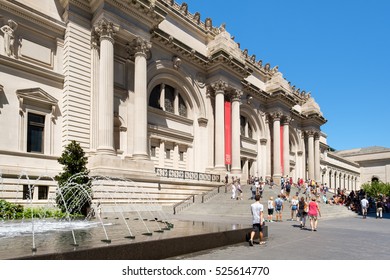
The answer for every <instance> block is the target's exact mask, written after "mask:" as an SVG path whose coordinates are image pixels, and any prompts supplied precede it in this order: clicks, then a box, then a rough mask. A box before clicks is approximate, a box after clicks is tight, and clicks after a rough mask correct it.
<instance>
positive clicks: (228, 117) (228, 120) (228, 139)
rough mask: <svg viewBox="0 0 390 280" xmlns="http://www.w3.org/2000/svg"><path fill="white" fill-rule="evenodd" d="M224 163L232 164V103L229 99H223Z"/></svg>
mask: <svg viewBox="0 0 390 280" xmlns="http://www.w3.org/2000/svg"><path fill="white" fill-rule="evenodd" d="M236 133H239V131H236ZM217 145H218V143H217ZM225 164H232V104H231V103H230V102H229V101H225Z"/></svg>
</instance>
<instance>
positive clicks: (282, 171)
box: [280, 125, 285, 177]
mask: <svg viewBox="0 0 390 280" xmlns="http://www.w3.org/2000/svg"><path fill="white" fill-rule="evenodd" d="M283 128H284V127H283V126H282V125H281V126H280V172H281V173H282V176H283V177H284V176H285V174H284V173H285V172H284V154H283V153H284V149H283V143H284V134H283Z"/></svg>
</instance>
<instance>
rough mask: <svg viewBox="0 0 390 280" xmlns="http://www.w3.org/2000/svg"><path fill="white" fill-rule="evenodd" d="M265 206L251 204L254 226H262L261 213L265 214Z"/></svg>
mask: <svg viewBox="0 0 390 280" xmlns="http://www.w3.org/2000/svg"><path fill="white" fill-rule="evenodd" d="M263 209H264V207H263V204H261V203H260V202H255V203H252V204H251V212H252V224H260V212H263Z"/></svg>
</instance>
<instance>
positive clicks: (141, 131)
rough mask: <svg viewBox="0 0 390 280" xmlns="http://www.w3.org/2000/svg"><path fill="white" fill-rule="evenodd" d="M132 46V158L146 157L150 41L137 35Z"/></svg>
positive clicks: (147, 156)
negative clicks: (147, 61)
mask: <svg viewBox="0 0 390 280" xmlns="http://www.w3.org/2000/svg"><path fill="white" fill-rule="evenodd" d="M133 47H134V52H135V53H134V152H133V158H134V159H141V160H142V159H148V158H149V155H148V129H147V125H148V111H147V108H148V104H147V99H148V94H147V63H146V60H147V57H148V56H149V54H150V49H151V47H152V45H151V43H150V42H148V41H146V40H144V39H142V38H140V37H137V38H136V39H134V40H133Z"/></svg>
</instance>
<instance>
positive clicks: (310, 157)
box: [307, 131, 315, 180]
mask: <svg viewBox="0 0 390 280" xmlns="http://www.w3.org/2000/svg"><path fill="white" fill-rule="evenodd" d="M307 135H308V139H307V146H308V147H307V153H308V155H307V157H308V167H309V175H308V176H309V178H308V179H310V180H315V174H314V131H308V132H307Z"/></svg>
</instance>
